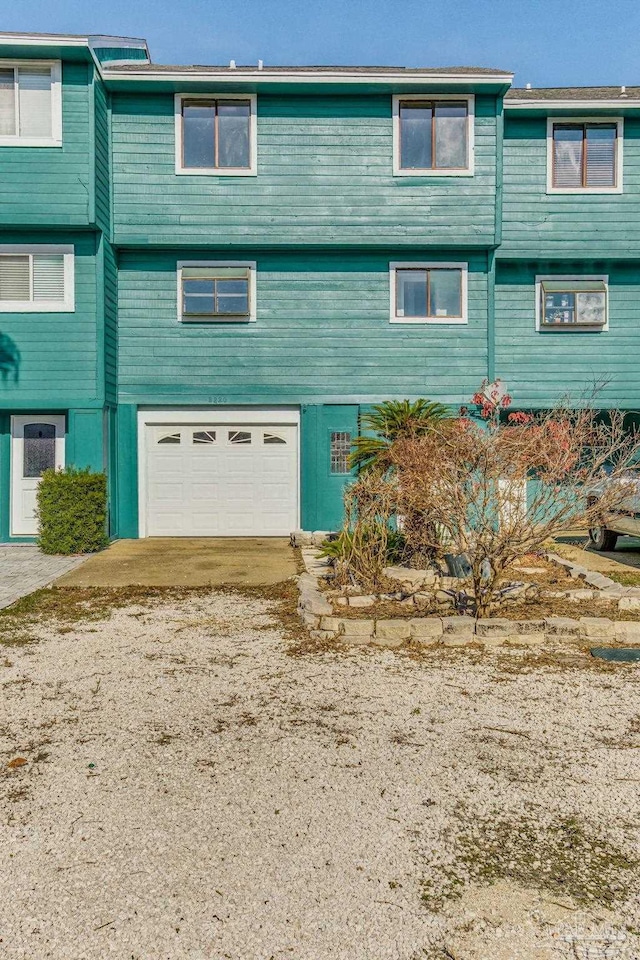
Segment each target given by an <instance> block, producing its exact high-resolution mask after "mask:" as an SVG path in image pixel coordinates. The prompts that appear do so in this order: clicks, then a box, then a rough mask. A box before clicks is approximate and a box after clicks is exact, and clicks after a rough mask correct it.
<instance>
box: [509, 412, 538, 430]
mask: <svg viewBox="0 0 640 960" xmlns="http://www.w3.org/2000/svg"><path fill="white" fill-rule="evenodd" d="M507 420H508V421H509V423H514V424H516V423H517V424H520V425H521V426H526V425H527V424H528V423H532V422H533V414H531V413H525V412H524V410H516V412H515V413H510V414H509V416H508V417H507Z"/></svg>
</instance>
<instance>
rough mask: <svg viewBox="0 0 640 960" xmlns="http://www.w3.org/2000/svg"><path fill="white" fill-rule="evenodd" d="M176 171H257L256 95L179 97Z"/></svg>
mask: <svg viewBox="0 0 640 960" xmlns="http://www.w3.org/2000/svg"><path fill="white" fill-rule="evenodd" d="M176 173H195V174H218V175H220V174H230V175H235V176H252V175H254V174H255V173H256V96H255V94H251V95H248V96H244V97H242V96H236V97H233V96H224V97H205V96H196V95H193V96H181V95H178V96H176Z"/></svg>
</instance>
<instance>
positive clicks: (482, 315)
mask: <svg viewBox="0 0 640 960" xmlns="http://www.w3.org/2000/svg"><path fill="white" fill-rule="evenodd" d="M226 256H227V257H228V256H229V254H228V252H227V253H226ZM233 256H234V259H240V260H242V259H248V260H254V259H256V254H255V250H249V251H244V252H243V251H238V252H235V253H234V255H233ZM403 257H404V258H405V259H406V260H416V261H421V260H426V259H429V260H433V261H438V260H439V261H443V260H456V261H466V262H468V264H469V275H468V301H469V322H468V324H446V323H438V324H434V325H423V324H391V323H390V322H389V313H390V309H389V302H390V300H389V298H390V293H389V262H390V261H393V260H396V259H397V251H390V252H387V253H382V252H381V253H359V252H352V251H349V252H344V253H327V252H319V251H314V252H309V253H305V252H302V253H286V252H266V251H265V252H263V253H261V254H260V255H259V256H258V257H257V321H256V322H255V323H190V324H189V323H180V322H179V321H178V316H177V273H176V264H177V262H178V261H179V260H188V259H204V260H206V259H211V260H224V258H225V253H224V252H223V251H220V250H217V251H208V252H207V254H206V255H205V254H203V253H202V251H200V253H198V252H197V251H193V250H191V251H190V250H181V251H180V252H179V253H177V252H172V253H170V252H151V251H145V252H137V253H136V252H133V251H122V252H120V254H119V271H118V394H119V400H120V402H124V403H161V404H162V403H164V404H175V403H184V404H188V403H195V404H199V403H201V404H208V403H211V404H227V403H231V404H233V403H302V402H306V403H316V402H318V403H331V402H335V403H349V402H355V403H359V402H366V401H368V400H371V401H373V402H378V401H379V400H381V399H385V398H388V397H398V398H403V397H418V396H428V397H432V398H433V399H438V400H442V401H448V402H451V403H454V404H459V403H461V402H467V401H468V399H469V396H470V394H471V393H473V391H474V390H475V389H476V388H477V386H478V383H479V382H480V380H482V378H483V377H484V376H485V375H486V370H487V273H486V256H485V255H484V254H479V253H476V254H466V255H465V254H463V253H462V252H460V251H458V252H454V253H448V254H442V253H440V254H438V255H434V254H433V253H429V254H425V251H424V250H423V251H411V254H408V253H403Z"/></svg>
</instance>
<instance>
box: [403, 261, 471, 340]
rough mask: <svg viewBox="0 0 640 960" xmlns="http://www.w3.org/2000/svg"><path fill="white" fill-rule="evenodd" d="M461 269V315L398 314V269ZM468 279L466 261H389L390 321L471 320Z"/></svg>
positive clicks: (438, 322) (451, 322)
mask: <svg viewBox="0 0 640 960" xmlns="http://www.w3.org/2000/svg"><path fill="white" fill-rule="evenodd" d="M438 269H440V270H444V269H448V270H461V271H462V276H461V309H462V316H461V317H399V316H398V315H397V314H396V302H397V300H396V294H397V272H396V271H397V270H438ZM468 279H469V264H468V263H467V262H466V261H465V262H460V263H458V262H455V263H454V262H449V261H437V260H436V261H434V260H429V261H428V262H418V261H415V260H409V261H405V260H393V261H391V262H390V263H389V291H390V314H389V323H412V324H416V323H418V324H423V325H426V324H434V325H439V326H442V325H443V324H446V325H449V324H451V325H460V324H467V323H468V322H469V311H468Z"/></svg>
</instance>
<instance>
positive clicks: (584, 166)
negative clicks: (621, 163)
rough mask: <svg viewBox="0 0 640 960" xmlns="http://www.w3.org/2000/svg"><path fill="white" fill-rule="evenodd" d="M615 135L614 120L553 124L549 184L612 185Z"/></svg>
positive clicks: (567, 186)
mask: <svg viewBox="0 0 640 960" xmlns="http://www.w3.org/2000/svg"><path fill="white" fill-rule="evenodd" d="M616 138H617V127H616V125H615V124H555V125H554V128H553V186H554V187H556V188H558V189H578V190H579V189H588V188H597V187H615V186H616Z"/></svg>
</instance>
